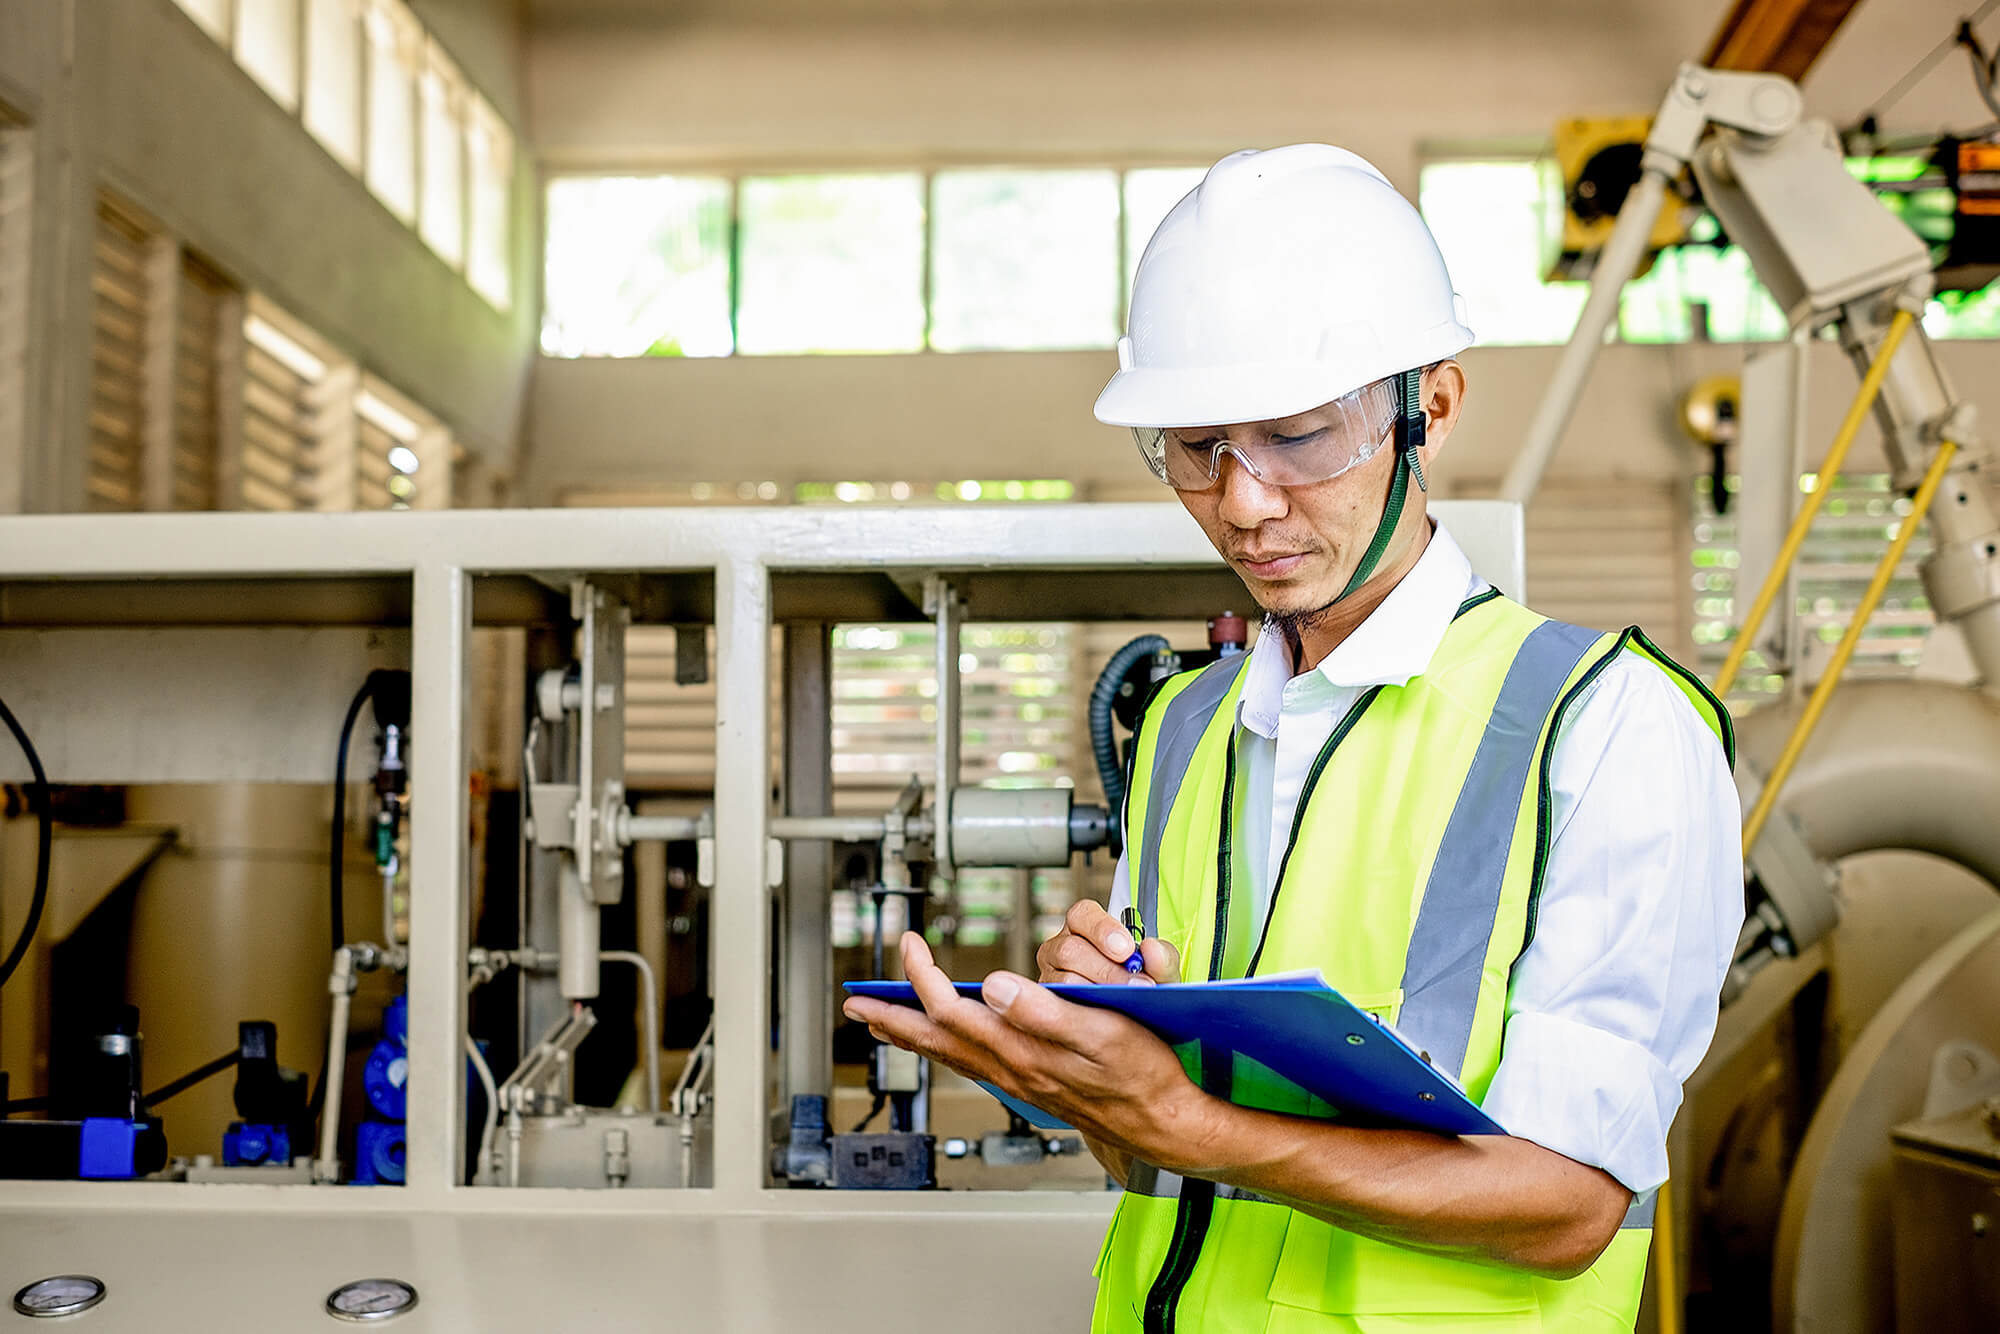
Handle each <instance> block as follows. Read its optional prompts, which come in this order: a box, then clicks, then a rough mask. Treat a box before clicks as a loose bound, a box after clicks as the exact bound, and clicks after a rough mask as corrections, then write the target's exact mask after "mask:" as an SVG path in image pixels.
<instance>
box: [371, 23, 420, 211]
mask: <svg viewBox="0 0 2000 1334" xmlns="http://www.w3.org/2000/svg"><path fill="white" fill-rule="evenodd" d="M365 26H366V29H367V34H368V188H369V189H370V190H373V191H374V192H375V197H376V198H377V199H380V200H381V201H382V202H383V204H385V205H387V207H388V209H389V211H390V212H391V213H394V214H395V215H396V216H397V217H399V218H401V219H402V220H403V221H404V222H413V221H415V220H416V216H417V65H418V62H419V59H420V53H421V43H422V33H421V31H420V30H419V29H418V27H417V23H416V20H415V19H414V18H412V17H411V16H410V13H409V11H408V10H407V9H405V8H404V7H403V6H402V5H400V4H394V3H391V0H370V4H369V7H368V14H367V21H366V25H365Z"/></svg>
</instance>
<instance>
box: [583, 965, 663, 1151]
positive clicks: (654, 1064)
mask: <svg viewBox="0 0 2000 1334" xmlns="http://www.w3.org/2000/svg"><path fill="white" fill-rule="evenodd" d="M597 957H598V958H600V959H602V960H604V961H605V962H606V963H629V964H631V965H632V967H634V968H635V969H637V970H638V972H639V1004H640V1005H641V1006H643V1007H644V1008H645V1011H646V1015H645V1023H644V1024H643V1025H641V1028H642V1029H643V1030H644V1037H643V1039H642V1040H643V1041H644V1042H645V1044H646V1061H645V1065H646V1110H647V1111H649V1112H652V1113H654V1114H656V1115H657V1114H658V1112H659V1110H660V987H659V983H658V981H657V980H656V979H655V978H654V976H653V965H652V964H651V963H649V962H647V960H646V956H645V955H643V954H638V953H635V952H634V951H632V950H604V951H602V952H601V953H599V954H598V956H597Z"/></svg>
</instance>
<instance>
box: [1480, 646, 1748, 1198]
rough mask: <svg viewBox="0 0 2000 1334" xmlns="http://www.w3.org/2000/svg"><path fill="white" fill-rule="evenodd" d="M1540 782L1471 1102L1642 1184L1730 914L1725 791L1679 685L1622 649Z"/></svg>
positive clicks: (1710, 997) (1725, 781)
mask: <svg viewBox="0 0 2000 1334" xmlns="http://www.w3.org/2000/svg"><path fill="white" fill-rule="evenodd" d="M1550 787H1551V793H1550V795H1551V799H1552V804H1551V808H1550V820H1551V828H1552V830H1553V831H1554V838H1553V840H1552V842H1551V844H1550V848H1549V857H1548V864H1547V869H1546V873H1545V875H1544V877H1543V883H1542V890H1541V897H1540V900H1539V904H1538V907H1537V911H1536V914H1535V926H1534V935H1533V938H1532V939H1531V940H1530V941H1529V944H1528V948H1527V949H1526V950H1525V951H1524V952H1523V953H1522V955H1521V957H1520V958H1519V959H1518V960H1517V961H1516V962H1515V965H1514V972H1513V978H1512V982H1511V986H1510V989H1509V993H1508V1004H1507V1024H1506V1030H1505V1033H1504V1037H1503V1040H1502V1045H1501V1054H1500V1066H1499V1069H1498V1071H1497V1072H1496V1073H1495V1075H1494V1078H1493V1082H1492V1085H1491V1087H1490V1088H1489V1089H1488V1090H1487V1094H1486V1098H1485V1100H1484V1106H1485V1109H1486V1111H1487V1112H1488V1113H1489V1114H1491V1115H1492V1116H1493V1118H1494V1119H1495V1120H1497V1121H1498V1122H1499V1123H1500V1124H1501V1125H1502V1126H1503V1127H1505V1128H1506V1130H1507V1131H1508V1133H1510V1134H1512V1135H1515V1136H1518V1137H1520V1138H1522V1139H1528V1140H1532V1141H1534V1142H1535V1143H1537V1144H1540V1145H1542V1146H1543V1147H1545V1148H1549V1149H1553V1150H1554V1151H1555V1152H1557V1153H1560V1154H1562V1155H1564V1156H1565V1157H1568V1158H1572V1159H1575V1160H1576V1161H1577V1162H1580V1163H1584V1164H1587V1165H1589V1166H1591V1167H1597V1168H1601V1169H1603V1170H1604V1171H1605V1172H1608V1173H1610V1174H1611V1175H1612V1176H1614V1177H1616V1178H1617V1179H1618V1180H1619V1181H1620V1182H1621V1183H1622V1184H1623V1185H1625V1186H1626V1187H1627V1188H1628V1189H1630V1190H1632V1191H1633V1192H1634V1193H1644V1192H1646V1191H1649V1190H1651V1189H1653V1188H1654V1187H1656V1186H1658V1185H1659V1184H1660V1183H1661V1182H1662V1181H1665V1180H1666V1178H1667V1149H1666V1141H1667V1127H1668V1126H1669V1125H1670V1124H1672V1122H1673V1119H1674V1113H1675V1112H1676V1111H1677V1110H1678V1109H1679V1107H1680V1102H1681V1085H1682V1083H1683V1081H1685V1080H1686V1079H1687V1077H1688V1076H1689V1075H1690V1074H1692V1073H1693V1072H1694V1068H1695V1066H1696V1065H1698V1064H1699V1063H1700V1061H1701V1058H1702V1055H1703V1053H1705V1052H1706V1051H1707V1050H1708V1044H1709V1041H1710V1039H1711V1038H1713V1037H1714V1035H1715V1020H1716V1010H1717V1004H1718V1000H1719V997H1720V994H1721V990H1722V981H1723V977H1724V975H1725V973H1726V972H1727V970H1728V968H1729V962H1730V958H1731V955H1732V954H1733V952H1734V949H1735V944H1736V937H1737V932H1738V930H1739V929H1740V928H1741V927H1742V924H1743V870H1742V856H1741V832H1740V831H1741V823H1740V821H1741V817H1740V808H1739V805H1738V801H1737V795H1736V786H1735V782H1734V780H1733V779H1732V777H1731V775H1730V772H1729V765H1728V761H1727V759H1726V758H1725V756H1724V754H1723V750H1722V746H1721V745H1720V744H1719V743H1718V742H1717V740H1716V737H1715V734H1714V733H1713V732H1711V731H1710V730H1709V729H1708V726H1707V724H1706V723H1705V722H1703V720H1702V719H1701V716H1700V715H1699V714H1698V713H1696V712H1695V709H1694V707H1693V705H1691V704H1690V703H1689V702H1688V700H1687V697H1686V696H1685V695H1683V694H1682V693H1681V691H1680V688H1679V687H1678V686H1677V685H1675V684H1674V683H1673V682H1672V681H1671V680H1669V679H1668V678H1667V677H1666V675H1665V674H1664V673H1662V672H1661V671H1659V670H1658V669H1657V668H1656V667H1655V666H1654V665H1653V664H1651V663H1648V662H1644V661H1641V660H1640V659H1638V658H1636V657H1621V658H1620V659H1619V660H1617V661H1616V662H1614V663H1613V664H1611V666H1609V667H1608V668H1606V670H1605V671H1604V673H1603V674H1602V675H1601V676H1600V677H1599V678H1598V679H1597V681H1596V682H1595V683H1594V684H1593V685H1592V686H1591V687H1590V688H1589V691H1588V692H1587V693H1586V694H1585V695H1583V696H1582V697H1580V698H1579V699H1578V700H1577V702H1576V704H1575V706H1574V707H1573V708H1572V710H1571V716H1570V717H1569V718H1567V719H1565V720H1564V723H1563V727H1562V730H1561V732H1559V733H1558V735H1557V737H1556V741H1555V754H1554V756H1553V757H1552V760H1551V764H1550Z"/></svg>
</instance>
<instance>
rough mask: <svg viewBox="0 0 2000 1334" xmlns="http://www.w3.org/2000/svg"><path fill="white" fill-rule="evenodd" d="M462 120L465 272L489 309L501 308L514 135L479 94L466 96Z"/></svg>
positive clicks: (506, 288)
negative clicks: (466, 179)
mask: <svg viewBox="0 0 2000 1334" xmlns="http://www.w3.org/2000/svg"><path fill="white" fill-rule="evenodd" d="M466 122H467V123H466V131H465V154H466V164H467V166H468V168H469V175H470V179H471V189H472V195H471V203H472V211H471V219H470V221H471V232H470V243H469V248H468V250H467V254H466V264H465V277H466V280H467V281H468V282H470V283H471V284H472V290H473V291H475V292H477V293H479V294H480V295H481V296H483V297H485V298H486V299H487V301H489V302H490V303H492V305H493V306H494V308H495V309H497V310H506V309H508V308H509V307H510V306H511V305H512V303H513V299H514V291H513V273H514V263H513V260H514V252H513V226H512V219H513V216H514V136H513V133H512V132H511V131H509V130H508V128H507V122H505V121H503V120H501V119H500V115H499V113H498V112H496V111H494V110H493V108H492V107H491V106H490V105H488V104H487V101H486V99H485V98H483V97H479V96H476V95H475V96H473V97H472V98H471V99H470V101H469V106H468V115H467V118H466Z"/></svg>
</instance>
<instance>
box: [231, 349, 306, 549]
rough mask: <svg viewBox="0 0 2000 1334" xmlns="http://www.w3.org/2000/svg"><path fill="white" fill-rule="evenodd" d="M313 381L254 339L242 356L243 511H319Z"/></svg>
mask: <svg viewBox="0 0 2000 1334" xmlns="http://www.w3.org/2000/svg"><path fill="white" fill-rule="evenodd" d="M312 388H313V381H312V380H311V379H310V378H308V376H307V375H306V374H304V373H302V372H301V370H300V369H299V368H298V367H296V366H294V365H287V364H286V363H285V362H284V361H282V360H280V359H279V357H278V356H277V355H275V354H274V353H273V352H272V351H271V350H270V349H269V348H267V347H266V346H263V345H260V344H259V343H258V342H257V341H256V340H255V339H254V338H253V339H252V340H251V342H250V345H249V346H248V347H247V348H246V349H245V350H244V355H243V457H242V485H243V495H242V501H243V507H244V508H245V509H251V510H276V511H288V510H309V509H317V508H319V506H318V505H317V503H316V497H315V495H314V492H313V485H312V482H313V467H312V462H313V445H314V437H313V431H312V422H313V416H314V413H313V403H312V399H311V390H312Z"/></svg>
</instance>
